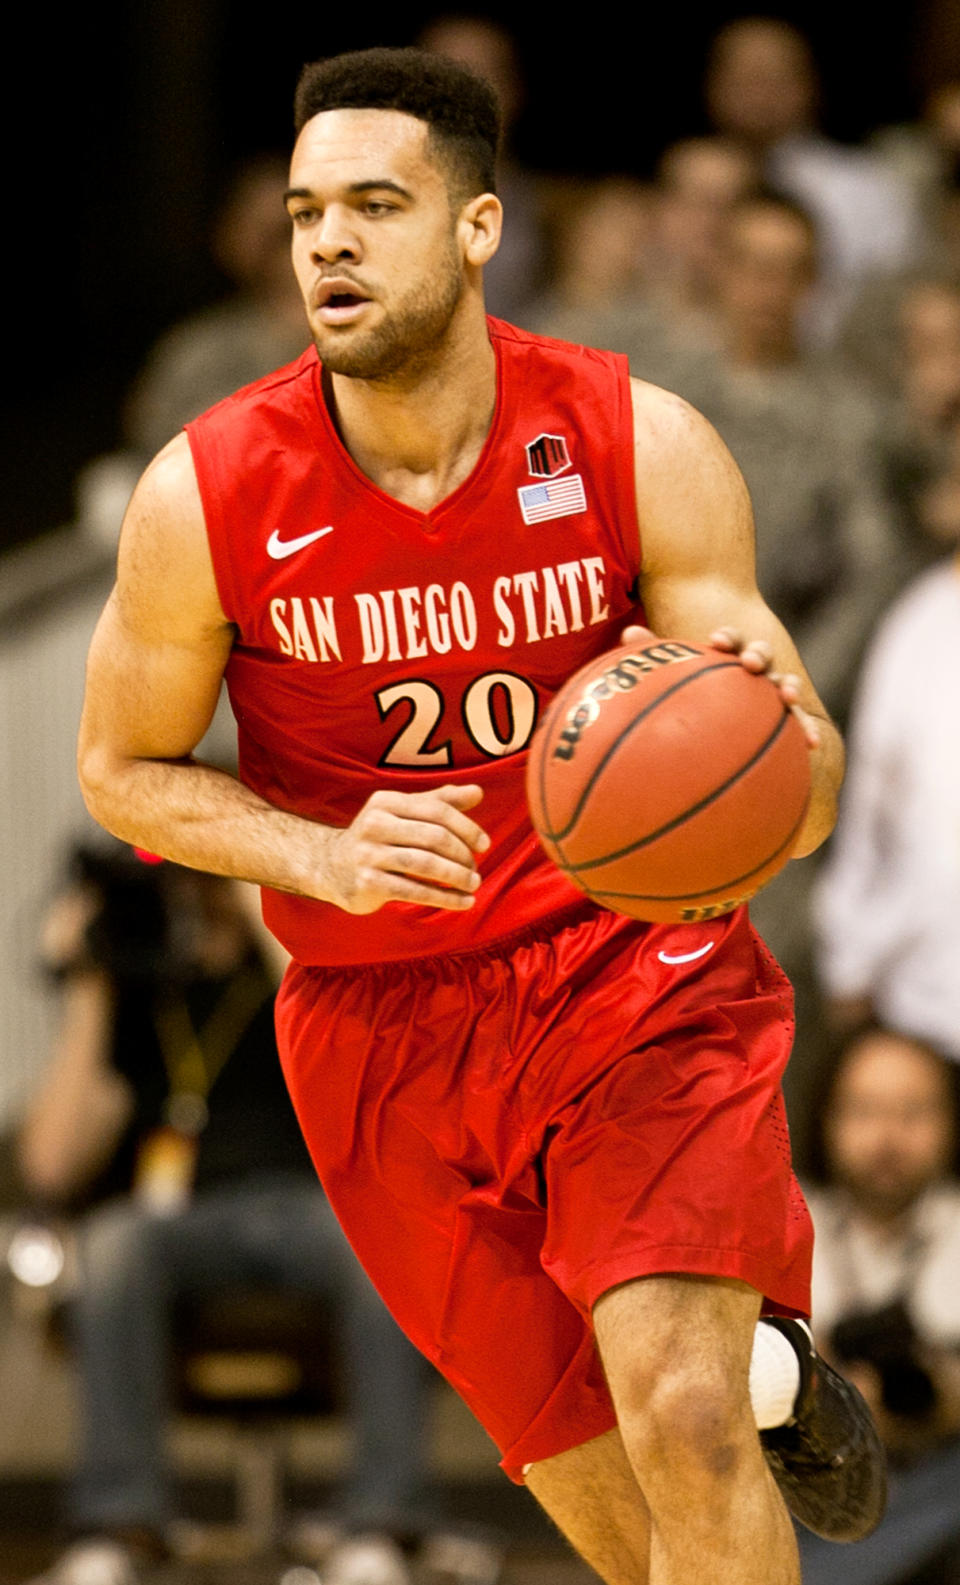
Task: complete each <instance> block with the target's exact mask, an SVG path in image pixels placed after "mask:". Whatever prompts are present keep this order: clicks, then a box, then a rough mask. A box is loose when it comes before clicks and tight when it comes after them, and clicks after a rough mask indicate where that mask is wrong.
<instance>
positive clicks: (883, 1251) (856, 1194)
mask: <svg viewBox="0 0 960 1585" xmlns="http://www.w3.org/2000/svg"><path fill="white" fill-rule="evenodd" d="M958 1079H960V1075H958V1073H957V1070H956V1068H955V1067H954V1066H953V1064H951V1063H950V1062H948V1061H947V1060H946V1059H945V1058H944V1057H943V1056H941V1055H940V1054H939V1053H938V1052H936V1051H935V1050H933V1049H931V1048H930V1047H929V1046H927V1045H925V1044H924V1043H923V1042H922V1041H919V1040H916V1039H915V1038H913V1037H912V1036H910V1035H905V1034H902V1033H898V1032H897V1031H896V1030H894V1029H891V1028H884V1027H881V1026H879V1025H874V1026H869V1025H868V1026H866V1027H864V1028H862V1029H861V1030H859V1031H858V1032H857V1033H856V1034H855V1035H853V1036H852V1037H851V1038H850V1039H849V1041H848V1042H847V1044H846V1045H845V1046H844V1048H843V1049H842V1050H841V1051H840V1053H839V1055H838V1058H837V1059H836V1061H835V1064H834V1067H833V1071H832V1072H831V1073H830V1074H829V1075H828V1076H827V1081H826V1083H825V1085H824V1086H823V1089H822V1092H821V1094H820V1097H819V1106H818V1135H819V1137H818V1139H817V1144H816V1150H815V1153H814V1156H815V1163H816V1167H817V1176H818V1178H819V1180H820V1183H819V1186H816V1185H815V1186H814V1187H813V1188H812V1189H809V1190H808V1199H809V1204H810V1209H811V1213H812V1215H813V1221H814V1227H815V1230H816V1243H815V1246H814V1259H813V1319H814V1324H815V1325H816V1327H817V1334H818V1337H819V1339H820V1347H821V1348H822V1349H823V1350H824V1352H825V1353H826V1355H827V1357H828V1358H829V1357H832V1358H833V1360H834V1361H835V1362H836V1363H838V1364H839V1366H840V1368H842V1369H843V1370H844V1372H845V1373H846V1375H848V1376H849V1377H850V1378H851V1379H852V1380H853V1381H855V1382H856V1384H857V1386H859V1388H860V1390H861V1391H862V1392H863V1393H864V1395H865V1397H866V1398H867V1401H868V1402H869V1404H870V1406H871V1408H872V1410H873V1412H874V1415H875V1417H876V1421H877V1425H878V1427H879V1429H880V1432H881V1435H882V1437H883V1439H884V1442H885V1444H886V1447H887V1450H888V1454H889V1457H890V1461H891V1467H892V1476H893V1478H892V1481H891V1492H890V1504H889V1508H888V1511H887V1514H886V1517H885V1518H884V1520H883V1522H882V1524H881V1526H880V1528H879V1529H878V1530H877V1531H876V1533H875V1534H874V1535H872V1536H871V1537H870V1538H869V1539H868V1540H867V1541H866V1542H861V1543H860V1544H859V1545H858V1546H856V1547H854V1548H852V1549H851V1550H850V1552H849V1553H845V1554H844V1559H843V1564H842V1567H841V1569H840V1577H842V1579H843V1581H844V1585H907V1582H908V1581H909V1582H916V1585H920V1582H921V1581H922V1582H923V1585H934V1582H935V1581H936V1582H939V1585H951V1582H955V1581H956V1580H957V1578H958V1569H960V1506H958V1504H957V1500H956V1492H957V1480H958V1477H960V1282H958V1280H957V1272H958V1270H960V1181H958V1179H957V1177H956V1169H955V1161H956V1150H957V1126H958ZM800 1540H801V1555H802V1561H803V1578H804V1582H805V1585H834V1581H835V1580H836V1579H837V1578H838V1573H837V1561H836V1551H835V1549H834V1548H831V1547H830V1545H829V1543H823V1542H819V1541H818V1539H817V1538H816V1537H815V1536H813V1535H811V1534H809V1533H805V1534H804V1535H802V1536H801V1538H800Z"/></svg>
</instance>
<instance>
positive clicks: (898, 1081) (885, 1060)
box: [826, 1034, 953, 1213]
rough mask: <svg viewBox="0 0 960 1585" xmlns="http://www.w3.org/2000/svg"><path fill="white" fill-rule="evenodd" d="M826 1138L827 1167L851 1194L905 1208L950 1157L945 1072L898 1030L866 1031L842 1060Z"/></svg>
mask: <svg viewBox="0 0 960 1585" xmlns="http://www.w3.org/2000/svg"><path fill="white" fill-rule="evenodd" d="M826 1140H827V1150H828V1157H829V1161H830V1165H831V1168H832V1170H833V1172H834V1173H835V1175H836V1177H837V1178H838V1179H839V1181H840V1182H841V1183H843V1184H845V1185H846V1187H847V1188H848V1189H849V1190H850V1191H851V1193H852V1194H853V1196H854V1198H855V1199H856V1200H858V1201H859V1202H861V1203H862V1204H863V1205H865V1206H866V1207H869V1208H871V1209H873V1210H875V1211H879V1212H881V1213H884V1212H886V1213H896V1212H898V1211H900V1210H903V1209H906V1207H907V1206H908V1205H910V1204H911V1202H912V1201H913V1200H914V1199H915V1198H916V1196H917V1195H918V1194H920V1193H921V1192H922V1191H923V1189H925V1188H926V1187H927V1185H928V1184H929V1183H931V1182H932V1181H933V1180H934V1179H935V1178H937V1177H938V1176H940V1174H941V1173H943V1172H945V1171H946V1170H947V1165H948V1162H949V1159H950V1154H951V1151H952V1144H953V1129H952V1122H951V1109H950V1101H949V1096H948V1093H947V1085H946V1082H945V1079H944V1076H943V1073H942V1072H941V1070H940V1069H939V1068H938V1066H937V1064H936V1063H935V1061H934V1060H933V1058H932V1057H930V1056H929V1054H928V1053H926V1052H924V1051H921V1050H918V1049H917V1047H915V1046H912V1045H911V1044H910V1043H909V1042H907V1041H904V1040H901V1039H900V1038H899V1037H898V1036H895V1035H886V1034H876V1035H871V1036H869V1037H868V1038H866V1039H864V1040H863V1041H862V1042H861V1044H860V1045H859V1046H858V1048H857V1049H856V1051H855V1052H853V1053H852V1054H851V1055H850V1056H849V1058H848V1059H847V1061H846V1063H845V1065H844V1068H843V1071H842V1074H841V1077H840V1080H839V1083H838V1085H837V1089H836V1092H835V1094H834V1098H833V1105H832V1107H831V1109H830V1115H829V1118H828V1122H827V1129H826Z"/></svg>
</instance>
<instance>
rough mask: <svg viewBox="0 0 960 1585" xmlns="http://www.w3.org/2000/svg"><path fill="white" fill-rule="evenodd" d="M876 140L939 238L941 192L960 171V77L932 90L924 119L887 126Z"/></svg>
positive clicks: (930, 227)
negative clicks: (909, 189)
mask: <svg viewBox="0 0 960 1585" xmlns="http://www.w3.org/2000/svg"><path fill="white" fill-rule="evenodd" d="M871 144H872V146H873V148H874V149H875V150H876V151H877V153H878V154H879V155H880V156H881V157H882V158H883V159H884V160H885V161H886V162H887V163H888V164H889V165H890V166H891V168H892V169H893V170H894V171H895V172H896V173H897V175H898V176H899V178H900V179H901V180H902V181H903V182H905V183H906V184H907V185H908V186H909V187H910V188H911V189H912V191H913V193H914V195H915V201H916V205H917V208H918V210H919V212H920V214H921V215H922V216H923V219H924V221H925V223H926V225H927V227H928V228H929V230H930V232H931V235H932V237H933V238H936V236H937V233H938V232H939V229H940V223H941V197H942V194H943V192H944V190H945V189H949V188H950V187H953V186H955V184H956V182H957V179H958V177H960V83H958V82H946V83H941V84H940V85H939V86H938V87H936V88H935V89H934V90H933V91H932V93H930V94H929V95H928V96H927V100H926V103H925V104H924V107H923V113H922V115H921V117H920V119H919V121H915V122H912V123H908V124H906V125H902V126H893V127H882V128H881V129H880V130H879V131H878V132H876V133H875V134H874V136H873V137H872V139H871Z"/></svg>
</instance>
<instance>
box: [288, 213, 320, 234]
mask: <svg viewBox="0 0 960 1585" xmlns="http://www.w3.org/2000/svg"><path fill="white" fill-rule="evenodd" d="M316 218H317V211H316V209H292V210H291V211H290V219H291V220H292V221H293V223H294V225H295V226H299V227H300V228H301V229H304V228H306V227H307V226H312V225H313V222H314V221H315V220H316Z"/></svg>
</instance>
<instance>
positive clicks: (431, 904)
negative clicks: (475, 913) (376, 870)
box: [376, 872, 474, 911]
mask: <svg viewBox="0 0 960 1585" xmlns="http://www.w3.org/2000/svg"><path fill="white" fill-rule="evenodd" d="M376 889H377V891H378V892H379V893H380V895H381V898H382V901H383V902H388V903H389V902H397V903H422V904H424V906H425V907H427V908H447V909H450V910H452V911H457V910H463V909H465V908H472V907H473V901H474V900H473V896H472V894H471V893H470V892H465V891H461V890H460V889H458V888H448V887H445V886H431V885H430V884H429V882H427V881H424V880H420V879H418V878H416V877H415V876H407V875H401V874H398V873H397V872H384V873H381V874H379V875H378V876H377V880H376Z"/></svg>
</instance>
